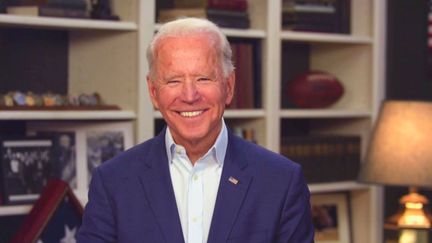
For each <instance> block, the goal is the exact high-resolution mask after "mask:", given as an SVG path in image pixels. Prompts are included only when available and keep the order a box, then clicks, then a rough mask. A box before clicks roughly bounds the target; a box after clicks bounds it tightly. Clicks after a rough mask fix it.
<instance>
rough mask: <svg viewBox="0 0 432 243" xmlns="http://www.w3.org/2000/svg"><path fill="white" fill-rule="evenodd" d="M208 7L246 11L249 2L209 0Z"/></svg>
mask: <svg viewBox="0 0 432 243" xmlns="http://www.w3.org/2000/svg"><path fill="white" fill-rule="evenodd" d="M207 7H208V8H213V9H224V10H235V11H246V10H247V9H248V2H247V1H246V0H207Z"/></svg>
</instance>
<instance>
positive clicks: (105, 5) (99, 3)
mask: <svg viewBox="0 0 432 243" xmlns="http://www.w3.org/2000/svg"><path fill="white" fill-rule="evenodd" d="M90 15H91V17H92V18H93V19H104V20H120V18H119V16H117V15H113V13H112V9H111V1H110V0H92V11H91V14H90Z"/></svg>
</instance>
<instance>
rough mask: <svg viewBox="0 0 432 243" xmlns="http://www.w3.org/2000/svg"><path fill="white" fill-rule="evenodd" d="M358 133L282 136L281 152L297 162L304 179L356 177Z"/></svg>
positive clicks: (358, 150) (348, 179)
mask: <svg viewBox="0 0 432 243" xmlns="http://www.w3.org/2000/svg"><path fill="white" fill-rule="evenodd" d="M360 141H361V140H360V137H359V136H339V135H326V136H324V135H323V136H303V137H284V138H282V140H281V154H283V155H284V156H286V157H288V158H289V159H291V160H293V161H295V162H297V163H299V164H300V165H301V166H302V168H303V172H304V175H305V178H306V180H307V182H308V183H322V182H336V181H350V180H356V179H357V173H358V171H359V168H360V157H361V156H360V155H361V154H360V151H361V149H360V147H361V146H360Z"/></svg>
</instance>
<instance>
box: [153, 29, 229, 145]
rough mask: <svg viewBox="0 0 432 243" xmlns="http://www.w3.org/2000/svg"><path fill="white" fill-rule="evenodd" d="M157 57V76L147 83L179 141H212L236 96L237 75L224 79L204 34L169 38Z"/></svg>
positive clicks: (161, 45)
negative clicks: (223, 116)
mask: <svg viewBox="0 0 432 243" xmlns="http://www.w3.org/2000/svg"><path fill="white" fill-rule="evenodd" d="M155 56H156V58H155V60H154V65H155V66H154V67H155V77H154V80H151V77H148V78H147V84H148V88H149V92H150V96H151V99H152V102H153V105H154V106H155V107H156V108H158V109H159V110H160V112H161V113H162V115H163V117H164V119H165V121H166V122H167V124H168V126H169V127H170V131H171V133H172V135H173V138H174V140H175V142H176V143H178V144H182V145H186V144H197V143H204V144H211V143H212V142H214V140H215V139H216V137H217V135H218V133H219V131H220V128H221V124H222V122H221V118H222V115H223V112H224V109H225V105H227V104H229V103H230V102H231V99H232V96H233V89H234V74H233V73H232V74H230V75H229V77H228V78H225V79H224V77H223V75H222V70H221V65H220V60H219V56H218V55H217V53H216V50H215V48H214V46H213V45H212V44H211V42H210V41H209V39H208V37H206V36H205V35H204V34H195V35H192V36H187V37H166V38H164V39H163V40H162V41H161V42H160V43H159V45H158V46H157V47H156V53H155Z"/></svg>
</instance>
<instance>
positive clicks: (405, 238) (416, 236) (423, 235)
mask: <svg viewBox="0 0 432 243" xmlns="http://www.w3.org/2000/svg"><path fill="white" fill-rule="evenodd" d="M428 233H429V232H428V231H427V230H415V229H404V230H402V231H401V232H400V234H399V241H398V243H428V242H429V240H428V237H429V234H428Z"/></svg>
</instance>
